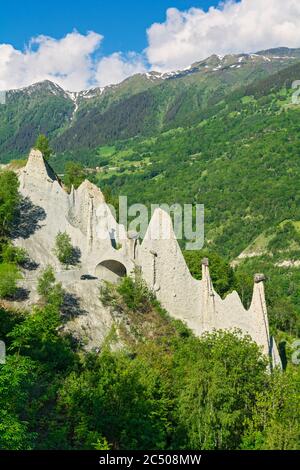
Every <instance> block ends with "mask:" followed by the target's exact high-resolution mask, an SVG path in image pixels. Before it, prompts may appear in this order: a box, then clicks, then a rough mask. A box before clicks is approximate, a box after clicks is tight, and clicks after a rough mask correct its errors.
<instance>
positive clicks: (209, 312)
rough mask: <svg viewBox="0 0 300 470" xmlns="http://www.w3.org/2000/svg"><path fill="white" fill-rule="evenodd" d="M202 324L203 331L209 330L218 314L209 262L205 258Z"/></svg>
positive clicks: (203, 266)
mask: <svg viewBox="0 0 300 470" xmlns="http://www.w3.org/2000/svg"><path fill="white" fill-rule="evenodd" d="M201 264H202V299H201V302H202V309H201V310H202V322H203V329H204V330H209V329H210V327H211V325H212V324H213V322H214V316H215V313H216V308H215V292H214V288H213V285H212V282H211V277H210V272H209V260H208V258H203V260H202V263H201Z"/></svg>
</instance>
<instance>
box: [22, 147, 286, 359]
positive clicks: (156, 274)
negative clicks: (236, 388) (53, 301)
mask: <svg viewBox="0 0 300 470" xmlns="http://www.w3.org/2000/svg"><path fill="white" fill-rule="evenodd" d="M19 180H20V192H21V194H22V197H23V201H25V202H26V203H25V202H24V204H25V206H24V207H27V212H25V213H26V214H27V215H26V217H25V219H26V220H25V221H23V224H24V226H26V230H25V229H24V227H23V231H22V230H19V234H18V233H17V234H16V239H15V243H16V244H17V245H18V246H22V247H24V248H25V249H26V250H27V252H28V253H29V256H30V258H31V259H32V260H34V262H35V263H37V265H38V266H39V267H38V269H37V270H36V271H35V272H34V274H33V275H31V279H29V276H27V279H26V280H25V281H24V284H25V285H26V284H27V287H30V291H31V294H30V299H29V302H31V303H32V302H35V301H36V300H37V295H36V292H35V285H36V279H37V277H38V274H39V272H40V270H41V269H43V267H45V266H46V265H48V264H51V265H52V266H53V267H54V269H55V272H56V277H57V280H59V281H60V282H61V283H62V284H63V286H64V287H65V289H66V290H67V292H68V293H69V294H70V299H69V301H70V304H69V307H66V315H68V311H69V312H70V311H72V308H73V310H74V309H75V310H74V312H73V313H74V315H73V316H72V315H71V317H70V318H69V319H68V322H67V329H69V330H70V331H72V332H73V333H74V334H75V335H77V336H78V337H81V338H82V337H84V338H85V340H86V342H87V347H88V348H93V347H98V346H99V345H100V344H101V343H102V341H103V339H104V338H105V336H106V335H107V333H108V332H109V330H110V328H111V326H112V324H113V319H112V317H111V314H110V312H109V310H108V309H106V308H105V307H104V306H103V305H102V304H101V302H100V300H99V282H100V280H103V279H104V280H109V281H116V280H117V279H118V278H119V277H121V276H124V275H126V274H127V275H130V274H131V273H133V272H134V271H135V270H136V269H137V268H138V269H139V272H140V273H141V275H142V277H143V278H144V280H145V282H146V283H147V285H148V287H149V288H150V289H152V290H153V291H154V292H155V294H156V296H157V298H158V299H159V301H160V302H161V303H162V305H163V307H164V308H166V310H167V311H168V312H169V313H170V315H172V316H173V317H175V318H177V319H180V320H182V321H183V322H185V323H186V324H187V325H188V327H190V328H191V329H192V330H193V331H194V332H195V334H197V335H201V334H203V333H204V332H206V331H212V330H213V329H228V330H231V329H235V328H238V329H240V330H241V331H242V333H243V334H249V335H250V336H251V337H252V338H253V340H254V341H256V342H257V344H258V345H260V346H261V347H262V349H263V351H264V353H265V354H266V355H269V356H270V357H271V358H272V360H273V363H274V364H279V363H280V358H279V355H278V351H277V348H276V344H275V342H274V341H273V340H272V338H270V334H269V324H268V317H267V308H266V302H265V296H264V284H263V280H264V277H263V276H262V275H256V277H255V283H254V291H253V299H252V303H251V306H250V309H249V310H248V311H247V310H245V308H244V307H243V305H242V302H241V300H240V298H239V296H238V294H237V293H236V292H233V293H231V294H230V295H228V296H227V297H226V299H225V300H222V299H221V297H220V296H219V295H218V294H217V293H216V292H215V290H214V287H213V285H212V282H211V279H210V274H209V262H208V260H207V259H205V260H203V263H202V280H201V281H197V280H195V279H194V278H193V277H192V275H191V274H190V272H189V269H188V267H187V265H186V263H185V260H184V258H183V255H182V253H181V250H180V247H179V245H178V242H177V240H176V238H175V235H174V232H173V227H172V221H171V219H170V217H169V215H168V214H167V213H166V212H164V211H163V210H161V209H156V211H155V212H154V214H153V217H152V219H151V221H150V224H149V227H148V230H147V233H146V235H145V238H144V240H143V242H142V244H140V243H139V241H138V240H137V237H136V234H133V233H129V234H127V233H126V230H125V228H124V226H122V225H119V224H118V223H117V222H116V220H115V219H114V217H113V215H112V213H111V211H110V209H109V206H108V205H107V204H106V203H105V199H104V197H103V194H102V193H101V191H100V189H99V188H97V187H96V186H95V185H93V184H92V183H90V182H89V181H85V182H84V183H82V185H81V186H80V187H79V188H78V189H77V190H75V189H72V191H71V193H70V194H68V193H67V192H66V191H65V190H64V188H63V187H62V185H61V183H60V181H59V180H58V178H57V177H56V175H55V174H54V172H53V170H52V169H51V168H50V167H49V165H48V164H47V163H46V162H45V161H44V159H43V157H42V155H41V153H40V152H39V151H36V150H32V151H31V153H30V155H29V159H28V162H27V165H26V167H25V168H24V169H22V170H20V172H19ZM24 211H25V209H24ZM20 228H22V223H20ZM59 231H60V232H67V233H68V234H69V236H70V237H71V240H72V244H73V246H74V247H76V249H77V252H78V253H79V254H80V259H79V263H78V264H77V266H74V267H73V268H72V269H69V270H66V269H65V268H63V267H62V266H61V265H60V263H59V262H58V260H57V258H56V256H55V255H54V253H53V248H54V243H55V237H56V235H57V233H58V232H59ZM166 231H167V232H166ZM166 233H168V234H169V236H168V239H166V237H165V234H166ZM161 234H163V235H164V236H162V235H161ZM93 278H98V279H93ZM72 296H73V298H72ZM72 299H73V300H72ZM72 301H73V306H72ZM74 305H75V307H74ZM76 306H77V307H76ZM76 308H77V309H78V312H79V314H76Z"/></svg>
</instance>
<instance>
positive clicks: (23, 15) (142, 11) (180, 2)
mask: <svg viewBox="0 0 300 470" xmlns="http://www.w3.org/2000/svg"><path fill="white" fill-rule="evenodd" d="M217 3H218V1H212V0H152V1H151V0H73V1H71V0H51V1H50V0H49V1H45V0H44V1H43V0H26V1H20V0H17V1H5V2H1V16H0V43H9V44H12V45H13V46H14V47H16V48H18V49H23V47H24V45H25V44H27V43H28V41H29V40H30V38H31V37H33V36H38V35H40V34H44V35H47V36H51V37H54V38H57V39H58V38H60V37H62V36H64V35H65V34H66V33H68V32H70V31H72V30H73V29H77V30H78V31H79V32H80V33H83V34H84V33H86V32H87V31H96V32H99V33H101V34H102V35H103V36H104V37H105V39H104V41H103V44H102V48H101V50H102V53H103V54H111V53H113V52H115V51H128V50H134V51H142V50H143V49H144V48H145V47H146V45H147V37H146V29H147V28H148V27H149V26H151V24H153V23H155V22H163V21H164V20H165V16H166V10H167V8H170V7H176V8H178V9H179V10H187V9H189V8H190V7H198V8H203V9H205V10H206V9H208V8H209V6H211V5H216V4H217Z"/></svg>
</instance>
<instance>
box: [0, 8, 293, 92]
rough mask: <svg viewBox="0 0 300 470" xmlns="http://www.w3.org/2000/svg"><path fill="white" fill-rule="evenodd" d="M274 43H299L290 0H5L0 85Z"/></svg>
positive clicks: (161, 66) (68, 79)
mask: <svg viewBox="0 0 300 470" xmlns="http://www.w3.org/2000/svg"><path fill="white" fill-rule="evenodd" d="M279 46H288V47H300V2H299V1H297V0H284V2H283V0H224V1H223V2H218V0H152V1H149V0H140V1H133V0H127V1H126V0H122V1H121V0H115V1H114V0H111V1H109V0H106V1H103V0H73V1H71V0H49V1H48V0H44V1H43V0H38V1H37V0H26V1H20V0H17V1H12V0H8V1H7V0H6V1H4V2H2V5H1V16H0V90H7V89H11V88H19V87H23V86H28V85H30V84H32V83H36V82H38V81H41V80H46V79H47V80H52V81H53V82H56V83H57V84H59V85H60V86H62V87H63V88H65V89H67V90H70V91H77V90H82V89H85V88H90V87H93V86H100V87H104V86H106V85H109V84H114V83H120V82H121V81H122V80H124V79H126V78H127V77H129V76H131V75H133V74H137V73H146V72H149V71H150V70H155V71H157V72H160V73H165V72H169V71H173V70H182V69H184V68H187V67H189V66H190V65H191V64H192V63H194V62H196V61H199V60H201V59H205V58H207V57H208V56H210V55H212V54H220V55H226V54H239V53H248V52H257V51H259V50H262V49H269V48H272V47H279Z"/></svg>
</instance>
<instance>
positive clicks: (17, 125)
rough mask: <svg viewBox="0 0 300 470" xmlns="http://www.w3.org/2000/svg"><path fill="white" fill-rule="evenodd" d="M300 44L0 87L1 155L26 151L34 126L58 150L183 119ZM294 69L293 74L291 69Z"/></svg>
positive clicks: (188, 120) (148, 131)
mask: <svg viewBox="0 0 300 470" xmlns="http://www.w3.org/2000/svg"><path fill="white" fill-rule="evenodd" d="M299 63H300V49H288V48H278V49H272V50H267V51H261V52H258V53H256V54H240V55H226V56H224V57H221V56H217V55H213V56H211V57H209V58H207V59H205V60H202V61H199V62H196V63H194V64H192V65H191V66H190V67H189V68H187V69H185V70H181V71H177V72H169V73H158V72H149V73H146V74H138V75H134V76H132V77H130V78H128V79H126V80H125V81H123V82H122V83H120V84H118V85H111V86H107V87H105V88H93V89H89V90H84V91H82V92H68V91H65V90H63V89H62V88H61V87H60V86H58V85H57V84H55V83H52V82H50V81H44V82H40V83H37V84H34V85H31V86H29V87H26V88H22V89H17V90H9V91H7V92H6V104H5V105H1V106H0V161H1V162H7V161H8V160H10V159H11V158H19V157H21V156H22V155H25V154H27V152H28V150H29V148H30V147H31V146H32V145H33V143H34V141H35V140H36V137H37V135H38V134H39V133H44V134H46V135H47V136H48V137H49V138H50V141H51V145H52V147H53V148H54V150H55V152H56V153H57V154H60V153H63V152H66V151H68V152H70V151H74V150H77V149H93V148H96V147H98V146H101V145H105V144H110V143H113V142H115V141H116V140H123V139H128V138H132V137H135V136H151V135H154V134H157V133H160V132H164V131H166V130H169V129H172V128H177V127H181V126H182V127H187V126H190V125H193V124H195V123H197V122H199V121H200V120H201V119H203V118H204V117H206V116H209V115H210V114H211V109H212V108H215V106H216V105H218V104H219V105H220V106H222V102H223V100H224V99H225V97H227V96H229V95H230V94H231V93H232V92H234V91H236V90H239V89H240V88H242V87H245V86H247V85H250V84H252V83H253V82H257V81H261V80H264V79H267V78H268V77H270V76H272V75H274V74H276V73H278V72H280V71H281V70H284V69H286V68H287V67H293V66H296V76H297V77H299V76H300V75H297V73H298V68H297V65H298V64H299ZM291 77H292V75H291Z"/></svg>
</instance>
